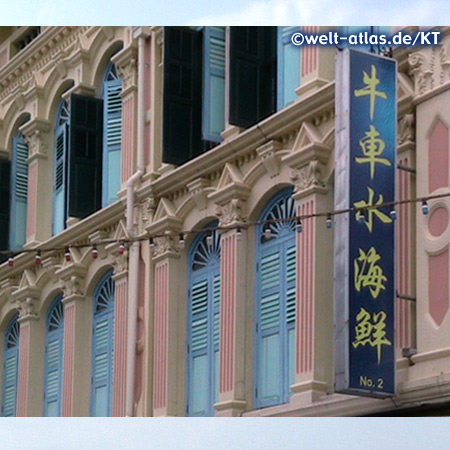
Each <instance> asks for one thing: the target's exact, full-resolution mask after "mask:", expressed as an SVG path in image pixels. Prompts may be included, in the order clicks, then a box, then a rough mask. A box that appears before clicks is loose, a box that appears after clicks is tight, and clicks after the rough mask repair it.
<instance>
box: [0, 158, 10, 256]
mask: <svg viewBox="0 0 450 450" xmlns="http://www.w3.org/2000/svg"><path fill="white" fill-rule="evenodd" d="M10 181H11V162H10V161H9V160H7V159H0V250H8V247H9V216H10V192H11V183H10ZM6 259H7V256H6V255H3V254H0V263H2V262H4V261H6Z"/></svg>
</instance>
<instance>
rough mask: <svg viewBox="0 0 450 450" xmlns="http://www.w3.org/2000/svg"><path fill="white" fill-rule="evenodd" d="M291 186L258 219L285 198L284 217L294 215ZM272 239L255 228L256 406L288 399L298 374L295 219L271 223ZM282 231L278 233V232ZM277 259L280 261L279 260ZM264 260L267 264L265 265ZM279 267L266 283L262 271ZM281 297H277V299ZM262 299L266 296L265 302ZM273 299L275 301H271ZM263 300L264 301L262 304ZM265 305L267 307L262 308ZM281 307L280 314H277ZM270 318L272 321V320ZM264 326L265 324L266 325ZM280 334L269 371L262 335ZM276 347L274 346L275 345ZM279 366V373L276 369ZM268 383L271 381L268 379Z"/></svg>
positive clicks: (266, 405) (281, 192)
mask: <svg viewBox="0 0 450 450" xmlns="http://www.w3.org/2000/svg"><path fill="white" fill-rule="evenodd" d="M292 192H293V189H292V188H286V189H283V190H282V191H280V192H279V193H278V194H276V195H275V196H274V197H273V198H272V199H271V200H270V201H269V203H268V204H267V205H266V207H265V208H264V210H263V212H262V214H261V215H260V218H259V220H260V221H264V220H270V219H273V218H274V217H275V216H273V215H271V211H273V208H274V207H275V206H276V205H277V204H279V202H284V204H285V205H288V206H287V207H284V214H282V216H283V217H292V216H294V215H295V204H294V200H293V199H292ZM271 229H272V233H273V234H272V236H273V237H272V239H270V240H269V241H266V242H262V240H264V238H263V236H264V226H263V225H260V226H258V227H257V228H256V266H255V274H256V276H255V283H256V284H255V335H254V336H255V339H254V354H255V359H254V387H255V389H254V398H253V399H254V405H255V408H265V407H268V406H273V405H278V404H282V403H287V402H288V401H289V397H290V395H291V390H290V385H291V384H292V383H293V382H294V379H295V378H294V376H295V326H296V311H295V304H296V302H295V298H296V284H295V280H296V236H295V221H288V222H279V225H273V226H271ZM277 231H279V233H277ZM277 259H278V262H279V264H278V265H277V264H276V260H277ZM263 264H267V266H265V267H263ZM271 270H272V271H273V270H277V272H278V278H277V279H275V278H274V280H272V282H271V283H268V284H266V285H265V286H263V282H264V283H266V280H264V279H263V271H264V273H265V274H266V275H267V273H270V271H271ZM277 299H278V300H277ZM263 300H265V301H264V302H263ZM270 300H272V301H270ZM263 303H264V305H263ZM263 307H264V311H263ZM277 310H278V314H277ZM263 313H264V314H265V317H266V318H268V322H267V323H269V324H272V325H271V326H267V323H266V325H264V323H263V322H262V315H263ZM270 319H271V320H272V322H270ZM263 326H264V328H263ZM277 335H278V345H276V350H277V351H278V352H279V355H278V358H277V359H278V361H277V363H274V364H272V365H271V366H270V370H269V371H268V372H267V373H266V372H265V371H264V369H263V357H264V356H265V355H264V354H263V351H262V350H263V339H264V338H270V337H273V336H277ZM272 350H273V348H272ZM277 368H279V373H276V372H274V371H276V370H277ZM270 377H272V378H274V379H275V383H274V384H275V388H276V389H277V392H276V394H275V395H274V396H272V397H271V398H266V399H263V398H262V395H263V392H264V388H263V386H264V383H265V382H266V380H269V379H270ZM267 384H269V381H267Z"/></svg>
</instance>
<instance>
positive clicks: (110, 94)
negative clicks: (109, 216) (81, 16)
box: [102, 62, 122, 206]
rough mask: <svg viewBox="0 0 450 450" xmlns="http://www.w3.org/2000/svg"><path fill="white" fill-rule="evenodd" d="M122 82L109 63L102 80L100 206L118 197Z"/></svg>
mask: <svg viewBox="0 0 450 450" xmlns="http://www.w3.org/2000/svg"><path fill="white" fill-rule="evenodd" d="M121 92H122V80H121V78H120V77H119V75H118V73H117V68H116V66H115V65H114V64H113V63H112V62H110V63H109V64H108V67H107V68H106V72H105V76H104V78H103V87H102V98H103V189H102V206H107V205H109V204H110V203H112V202H113V201H115V200H117V199H118V198H119V197H118V195H117V193H118V192H119V190H120V174H121V145H122V98H121V97H120V93H121Z"/></svg>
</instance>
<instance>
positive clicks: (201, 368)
mask: <svg viewBox="0 0 450 450" xmlns="http://www.w3.org/2000/svg"><path fill="white" fill-rule="evenodd" d="M193 247H194V251H193V252H192V254H191V257H190V273H189V280H190V282H189V302H188V333H187V335H188V346H187V368H188V369H187V372H188V373H187V415H189V416H212V415H213V414H214V403H215V402H217V400H218V398H219V339H220V236H219V235H218V233H216V232H214V234H213V243H212V245H207V243H206V236H205V234H203V235H201V236H200V238H199V239H198V240H197V243H194V246H193Z"/></svg>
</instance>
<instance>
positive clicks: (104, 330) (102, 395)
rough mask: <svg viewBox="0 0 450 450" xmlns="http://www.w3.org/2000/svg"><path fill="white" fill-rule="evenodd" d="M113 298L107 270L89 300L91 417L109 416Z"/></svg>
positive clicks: (111, 373) (112, 343) (111, 378)
mask: <svg viewBox="0 0 450 450" xmlns="http://www.w3.org/2000/svg"><path fill="white" fill-rule="evenodd" d="M114 297H115V283H114V280H113V279H112V270H110V271H109V272H107V273H106V274H105V275H104V276H103V278H102V279H101V280H100V283H99V284H98V286H97V288H96V290H95V293H94V302H93V303H94V305H93V306H94V311H93V320H92V363H91V364H92V365H91V367H92V373H91V416H94V417H106V416H110V415H111V411H112V385H113V363H114V361H113V357H114Z"/></svg>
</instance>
